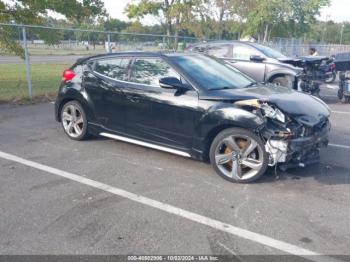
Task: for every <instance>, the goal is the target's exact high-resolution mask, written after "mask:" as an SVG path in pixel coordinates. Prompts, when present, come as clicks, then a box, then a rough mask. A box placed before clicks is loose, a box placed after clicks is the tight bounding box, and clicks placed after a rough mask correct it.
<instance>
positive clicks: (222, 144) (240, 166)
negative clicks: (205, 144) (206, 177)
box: [209, 128, 268, 183]
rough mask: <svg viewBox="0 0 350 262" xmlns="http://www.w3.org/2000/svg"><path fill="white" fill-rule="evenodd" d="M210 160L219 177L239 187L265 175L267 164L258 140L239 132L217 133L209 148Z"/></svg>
mask: <svg viewBox="0 0 350 262" xmlns="http://www.w3.org/2000/svg"><path fill="white" fill-rule="evenodd" d="M209 157H210V162H211V164H212V166H213V168H214V170H215V171H216V173H217V174H218V175H220V176H221V177H223V178H225V179H226V180H229V181H231V182H239V183H248V182H252V181H254V180H257V179H258V178H259V177H260V176H262V175H263V174H264V173H265V171H266V168H267V164H268V156H267V153H266V151H265V146H264V143H263V142H262V141H261V139H260V138H259V137H258V136H256V135H255V134H254V133H252V132H250V131H248V130H245V129H241V128H229V129H226V130H224V131H222V132H220V133H219V134H218V135H217V136H216V137H215V139H214V141H213V142H212V144H211V147H210V153H209Z"/></svg>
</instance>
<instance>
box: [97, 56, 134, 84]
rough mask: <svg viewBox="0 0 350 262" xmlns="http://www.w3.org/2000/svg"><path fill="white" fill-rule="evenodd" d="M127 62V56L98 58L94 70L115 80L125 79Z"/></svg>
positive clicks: (126, 76)
mask: <svg viewBox="0 0 350 262" xmlns="http://www.w3.org/2000/svg"><path fill="white" fill-rule="evenodd" d="M129 64H130V59H129V58H113V59H106V60H99V61H97V62H96V63H95V69H94V71H95V72H97V73H99V74H101V75H104V76H107V77H109V78H112V79H115V80H121V81H127V80H128V68H129Z"/></svg>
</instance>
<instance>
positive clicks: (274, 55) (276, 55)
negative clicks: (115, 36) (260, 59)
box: [255, 44, 286, 59]
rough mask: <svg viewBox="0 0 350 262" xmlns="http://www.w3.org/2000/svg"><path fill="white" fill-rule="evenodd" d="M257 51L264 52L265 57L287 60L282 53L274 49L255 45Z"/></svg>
mask: <svg viewBox="0 0 350 262" xmlns="http://www.w3.org/2000/svg"><path fill="white" fill-rule="evenodd" d="M255 47H256V49H258V50H259V51H260V52H262V53H263V54H264V55H266V56H267V57H271V58H275V59H280V58H285V57H286V56H285V55H284V54H282V53H281V52H279V51H277V50H275V49H272V48H270V47H267V46H264V45H258V44H256V45H255Z"/></svg>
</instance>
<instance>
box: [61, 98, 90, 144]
mask: <svg viewBox="0 0 350 262" xmlns="http://www.w3.org/2000/svg"><path fill="white" fill-rule="evenodd" d="M61 122H62V126H63V129H64V131H65V133H66V134H67V135H68V136H69V137H70V138H71V139H73V140H83V139H85V138H86V137H87V135H88V133H87V118H86V114H85V112H84V109H83V107H82V106H81V104H80V103H79V102H78V101H70V102H68V103H66V104H64V106H63V107H62V110H61Z"/></svg>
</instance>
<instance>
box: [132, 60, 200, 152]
mask: <svg viewBox="0 0 350 262" xmlns="http://www.w3.org/2000/svg"><path fill="white" fill-rule="evenodd" d="M167 76H172V77H177V78H179V80H181V81H184V80H183V78H181V76H180V75H179V74H178V73H177V72H176V71H175V70H174V69H173V68H172V67H171V66H170V65H169V64H168V63H167V62H166V61H164V60H163V59H162V58H160V57H147V58H137V59H135V61H134V63H133V66H132V69H131V77H130V82H132V83H133V84H134V86H133V88H128V92H129V93H128V96H129V97H130V99H131V103H133V104H134V105H133V106H129V110H128V112H127V120H126V121H127V127H128V133H130V134H136V135H138V136H140V137H141V138H143V139H146V140H150V141H153V142H156V143H158V144H162V145H166V146H171V147H175V148H179V149H187V148H189V147H190V146H191V143H192V134H193V129H194V125H195V118H196V116H197V115H196V112H197V107H198V94H197V92H196V91H195V90H188V91H187V92H178V91H177V90H175V89H165V88H161V87H160V85H159V79H160V78H162V77H167ZM130 108H131V109H130Z"/></svg>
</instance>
